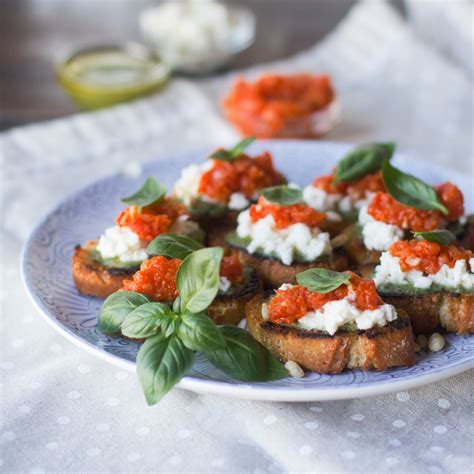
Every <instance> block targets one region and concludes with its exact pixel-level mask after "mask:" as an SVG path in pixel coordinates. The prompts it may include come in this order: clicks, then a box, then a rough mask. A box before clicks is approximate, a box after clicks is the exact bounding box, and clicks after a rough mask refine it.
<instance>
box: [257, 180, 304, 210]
mask: <svg viewBox="0 0 474 474" xmlns="http://www.w3.org/2000/svg"><path fill="white" fill-rule="evenodd" d="M260 194H261V195H262V196H263V197H264V198H265V199H266V200H267V201H269V202H271V203H272V204H279V205H280V206H290V205H292V204H296V203H298V202H300V201H301V200H302V199H303V192H302V191H301V189H299V188H292V187H290V186H287V185H285V184H282V185H280V186H272V187H271V188H265V189H262V190H261V191H260Z"/></svg>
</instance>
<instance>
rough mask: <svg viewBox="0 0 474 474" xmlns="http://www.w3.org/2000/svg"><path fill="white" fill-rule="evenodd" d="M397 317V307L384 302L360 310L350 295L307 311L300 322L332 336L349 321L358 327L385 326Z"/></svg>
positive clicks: (302, 325) (308, 327)
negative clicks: (377, 305) (372, 307)
mask: <svg viewBox="0 0 474 474" xmlns="http://www.w3.org/2000/svg"><path fill="white" fill-rule="evenodd" d="M395 319H397V313H396V311H395V308H394V307H393V306H392V305H389V304H383V305H381V306H379V307H378V308H376V309H374V310H364V311H362V310H360V309H358V308H357V307H356V306H355V305H354V304H353V302H352V298H351V296H350V295H348V296H347V297H346V298H342V299H340V300H337V301H329V302H328V303H326V304H325V305H324V306H323V307H322V308H321V310H318V311H310V312H308V313H306V314H305V315H304V316H303V317H302V318H301V319H299V320H298V324H299V325H300V326H301V327H303V328H304V329H316V330H318V331H325V332H327V333H329V334H330V335H331V336H332V335H333V334H335V333H336V332H337V330H338V329H339V328H340V327H341V326H344V325H345V324H347V323H352V322H354V323H355V324H356V326H357V328H358V329H362V330H365V329H370V328H373V327H374V326H385V325H386V324H387V323H388V322H390V321H394V320H395Z"/></svg>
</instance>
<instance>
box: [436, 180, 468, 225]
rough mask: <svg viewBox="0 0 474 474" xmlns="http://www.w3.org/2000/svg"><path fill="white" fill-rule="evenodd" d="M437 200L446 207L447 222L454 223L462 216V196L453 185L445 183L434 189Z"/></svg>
mask: <svg viewBox="0 0 474 474" xmlns="http://www.w3.org/2000/svg"><path fill="white" fill-rule="evenodd" d="M435 189H436V192H437V193H438V196H439V199H440V200H441V202H442V203H443V204H444V206H446V207H447V209H448V211H449V214H448V215H447V216H446V219H447V220H448V221H456V220H458V219H459V218H460V217H461V216H462V215H464V196H463V194H462V192H461V190H460V189H459V188H458V187H457V186H456V185H454V184H452V183H450V182H446V183H443V184H440V185H439V186H436V187H435Z"/></svg>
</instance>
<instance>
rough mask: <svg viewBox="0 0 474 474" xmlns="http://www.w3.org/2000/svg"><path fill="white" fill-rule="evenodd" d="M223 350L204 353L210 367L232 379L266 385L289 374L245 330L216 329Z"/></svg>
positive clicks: (231, 328)
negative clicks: (219, 334)
mask: <svg viewBox="0 0 474 474" xmlns="http://www.w3.org/2000/svg"><path fill="white" fill-rule="evenodd" d="M219 331H220V332H221V334H222V337H223V338H224V342H225V347H224V348H223V349H218V350H215V351H212V352H208V353H206V356H207V358H208V359H209V361H210V362H211V364H212V365H214V366H216V367H217V368H218V369H221V370H222V371H223V372H225V373H226V374H227V375H230V376H231V377H232V378H234V379H237V380H242V381H249V382H250V381H256V382H265V381H269V380H279V379H281V378H284V377H287V376H288V371H287V370H286V369H285V367H283V365H282V364H280V363H279V362H278V361H277V360H276V359H275V357H273V356H272V354H271V353H270V352H269V351H268V350H267V349H266V348H265V347H264V346H262V344H260V343H259V342H258V341H256V340H255V339H254V338H253V337H252V336H251V335H250V334H249V333H248V332H247V331H245V330H244V329H240V328H238V327H235V326H219Z"/></svg>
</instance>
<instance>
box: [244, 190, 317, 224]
mask: <svg viewBox="0 0 474 474" xmlns="http://www.w3.org/2000/svg"><path fill="white" fill-rule="evenodd" d="M268 215H271V216H273V219H275V224H276V227H277V228H278V229H284V228H285V227H289V226H290V225H293V224H298V223H301V224H306V225H307V226H308V227H311V228H313V227H318V226H319V225H320V224H321V223H322V222H323V221H324V219H325V218H326V215H325V214H324V213H322V212H318V211H316V210H314V209H313V208H312V207H310V206H307V205H306V204H292V205H290V206H280V205H278V204H271V203H269V202H268V201H266V200H265V198H263V197H260V198H259V200H258V203H257V204H253V205H252V206H251V207H250V219H251V221H252V222H253V223H255V222H257V221H258V220H260V219H263V218H264V217H266V216H268Z"/></svg>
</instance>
